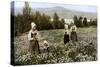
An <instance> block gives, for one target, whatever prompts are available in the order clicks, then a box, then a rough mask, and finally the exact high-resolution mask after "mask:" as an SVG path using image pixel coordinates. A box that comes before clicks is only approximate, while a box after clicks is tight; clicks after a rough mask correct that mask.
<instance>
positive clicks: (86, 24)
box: [83, 17, 88, 27]
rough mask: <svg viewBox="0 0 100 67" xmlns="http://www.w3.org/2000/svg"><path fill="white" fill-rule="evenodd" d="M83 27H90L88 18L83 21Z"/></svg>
mask: <svg viewBox="0 0 100 67" xmlns="http://www.w3.org/2000/svg"><path fill="white" fill-rule="evenodd" d="M83 25H84V26H85V27H87V26H88V23H87V18H86V17H84V20H83Z"/></svg>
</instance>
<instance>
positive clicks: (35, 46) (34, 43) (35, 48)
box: [29, 40, 40, 53]
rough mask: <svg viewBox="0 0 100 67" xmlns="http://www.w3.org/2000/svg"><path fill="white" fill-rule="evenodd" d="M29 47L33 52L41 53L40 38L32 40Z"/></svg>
mask: <svg viewBox="0 0 100 67" xmlns="http://www.w3.org/2000/svg"><path fill="white" fill-rule="evenodd" d="M29 49H30V52H31V53H40V48H39V42H38V40H31V41H30V47H29Z"/></svg>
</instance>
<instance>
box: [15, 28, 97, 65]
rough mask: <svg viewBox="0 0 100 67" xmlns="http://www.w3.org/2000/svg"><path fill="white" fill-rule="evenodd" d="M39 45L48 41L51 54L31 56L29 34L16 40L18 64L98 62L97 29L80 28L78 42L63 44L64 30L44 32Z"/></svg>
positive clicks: (16, 59)
mask: <svg viewBox="0 0 100 67" xmlns="http://www.w3.org/2000/svg"><path fill="white" fill-rule="evenodd" d="M39 32H40V34H41V37H40V41H39V44H40V46H41V44H42V43H43V41H44V40H47V41H48V42H49V45H50V49H49V50H50V52H49V54H48V53H42V54H36V55H34V54H30V53H29V51H28V46H29V42H28V40H27V34H23V35H22V36H18V37H16V38H15V42H14V43H15V61H16V64H21V65H22V64H46V63H65V62H81V61H95V60H97V28H95V27H89V28H78V31H77V35H78V42H75V43H72V42H71V41H70V42H69V43H67V44H64V43H63V35H64V29H56V30H43V31H39Z"/></svg>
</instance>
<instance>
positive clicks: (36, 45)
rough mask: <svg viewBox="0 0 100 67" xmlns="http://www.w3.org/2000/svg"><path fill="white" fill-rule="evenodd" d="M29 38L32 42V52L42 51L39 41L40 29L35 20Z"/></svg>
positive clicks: (30, 47)
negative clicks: (37, 27) (38, 29)
mask: <svg viewBox="0 0 100 67" xmlns="http://www.w3.org/2000/svg"><path fill="white" fill-rule="evenodd" d="M28 40H29V42H30V46H29V49H30V52H31V53H40V49H39V42H38V31H37V29H36V24H35V23H34V22H32V23H31V30H30V31H29V34H28Z"/></svg>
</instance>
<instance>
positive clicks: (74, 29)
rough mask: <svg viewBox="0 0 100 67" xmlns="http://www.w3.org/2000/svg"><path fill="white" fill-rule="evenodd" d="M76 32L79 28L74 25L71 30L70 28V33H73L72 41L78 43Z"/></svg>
mask: <svg viewBox="0 0 100 67" xmlns="http://www.w3.org/2000/svg"><path fill="white" fill-rule="evenodd" d="M76 31H77V27H76V25H75V24H74V23H72V26H71V28H70V32H71V36H70V37H71V40H72V41H77V33H76Z"/></svg>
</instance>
